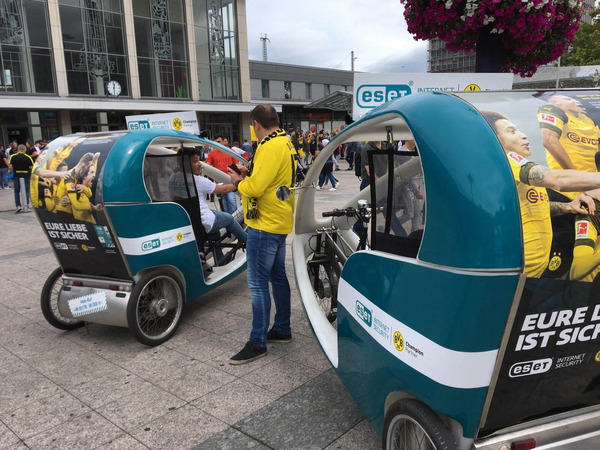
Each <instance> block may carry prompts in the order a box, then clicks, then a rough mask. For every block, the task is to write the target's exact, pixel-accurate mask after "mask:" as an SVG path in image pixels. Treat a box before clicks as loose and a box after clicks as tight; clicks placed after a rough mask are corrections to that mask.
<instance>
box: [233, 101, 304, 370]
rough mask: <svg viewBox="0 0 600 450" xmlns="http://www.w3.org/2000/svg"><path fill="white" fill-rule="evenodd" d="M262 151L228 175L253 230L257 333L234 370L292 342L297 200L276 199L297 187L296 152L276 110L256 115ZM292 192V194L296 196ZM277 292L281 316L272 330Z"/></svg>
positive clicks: (250, 253) (262, 108)
mask: <svg viewBox="0 0 600 450" xmlns="http://www.w3.org/2000/svg"><path fill="white" fill-rule="evenodd" d="M251 120H252V125H253V126H254V132H255V133H256V137H257V138H258V140H259V142H260V143H259V144H258V147H257V149H256V152H255V154H254V157H253V158H252V161H251V163H250V166H249V167H248V169H247V170H246V169H245V168H243V167H241V166H239V165H238V166H237V167H238V169H239V170H240V172H241V175H239V174H237V173H236V172H234V171H233V170H231V169H230V170H229V173H230V175H231V182H232V183H233V184H235V186H236V187H237V189H238V191H239V192H240V194H241V195H242V205H243V207H244V213H245V221H246V224H247V225H248V239H247V241H246V259H247V261H248V287H249V288H250V293H251V294H252V317H253V319H252V331H251V333H250V340H249V341H248V342H247V343H246V345H245V346H244V348H243V349H242V350H241V351H240V352H239V353H237V354H236V355H234V356H233V357H232V358H231V360H230V361H229V362H230V364H245V363H248V362H250V361H254V360H255V359H258V358H261V357H263V356H265V355H266V353H267V342H289V341H291V340H292V331H291V328H290V312H291V306H290V285H289V282H288V279H287V275H286V273H285V239H286V236H287V235H288V234H289V233H290V232H291V231H292V229H293V225H294V223H293V219H294V195H293V194H292V195H291V196H290V198H289V199H287V200H286V201H281V200H279V199H277V196H276V195H275V192H276V190H277V188H278V187H279V186H288V187H292V186H293V185H294V184H295V183H296V167H297V166H296V150H295V149H294V146H293V145H292V143H291V142H290V140H289V139H288V138H287V136H286V134H285V131H283V130H282V129H280V128H279V117H278V116H277V112H276V111H275V108H273V107H272V106H271V105H265V104H263V105H258V106H257V107H256V108H254V109H253V110H252V114H251ZM292 192H293V191H292ZM269 282H271V285H272V286H273V300H274V302H275V308H276V314H275V321H274V323H273V327H272V328H271V329H270V330H269V331H268V332H267V330H268V328H269V319H270V314H271V296H270V294H269Z"/></svg>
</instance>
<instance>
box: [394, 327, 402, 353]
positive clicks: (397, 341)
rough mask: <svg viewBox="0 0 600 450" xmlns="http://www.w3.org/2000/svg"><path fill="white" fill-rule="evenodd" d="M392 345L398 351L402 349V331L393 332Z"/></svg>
mask: <svg viewBox="0 0 600 450" xmlns="http://www.w3.org/2000/svg"><path fill="white" fill-rule="evenodd" d="M394 347H396V350H398V351H399V352H401V351H402V350H404V336H402V333H400V332H399V331H395V332H394Z"/></svg>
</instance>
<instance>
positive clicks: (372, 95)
mask: <svg viewBox="0 0 600 450" xmlns="http://www.w3.org/2000/svg"><path fill="white" fill-rule="evenodd" d="M512 82H513V75H512V74H510V73H387V74H386V73H355V74H354V105H353V108H352V116H353V119H354V120H357V119H359V118H361V117H362V116H364V115H365V114H367V113H368V112H370V111H372V110H373V109H374V108H377V107H378V106H381V105H383V104H384V103H387V102H389V101H391V100H394V99H396V98H400V97H405V96H407V95H410V94H416V93H419V92H429V91H445V92H458V91H490V90H494V91H495V90H506V89H512Z"/></svg>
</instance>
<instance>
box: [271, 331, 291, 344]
mask: <svg viewBox="0 0 600 450" xmlns="http://www.w3.org/2000/svg"><path fill="white" fill-rule="evenodd" d="M291 340H292V334H291V333H290V334H281V333H280V332H279V331H277V330H274V329H273V328H271V329H270V330H269V332H268V333H267V342H290V341H291Z"/></svg>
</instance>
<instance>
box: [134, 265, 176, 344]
mask: <svg viewBox="0 0 600 450" xmlns="http://www.w3.org/2000/svg"><path fill="white" fill-rule="evenodd" d="M182 310H183V289H182V287H181V284H180V283H179V281H178V280H177V279H175V278H174V277H173V276H172V275H171V274H170V273H169V272H168V271H166V270H152V271H151V272H148V273H147V274H145V275H144V276H142V277H141V278H140V279H139V280H138V281H137V282H136V283H135V285H134V287H133V290H132V291H131V296H130V298H129V303H128V304H127V324H128V326H129V330H130V331H131V334H133V337H135V338H136V339H137V340H138V341H139V342H141V343H142V344H145V345H150V346H155V345H160V344H162V343H163V342H166V341H168V340H169V339H170V338H171V336H173V334H175V331H177V327H178V326H179V323H180V322H181V311H182Z"/></svg>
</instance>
